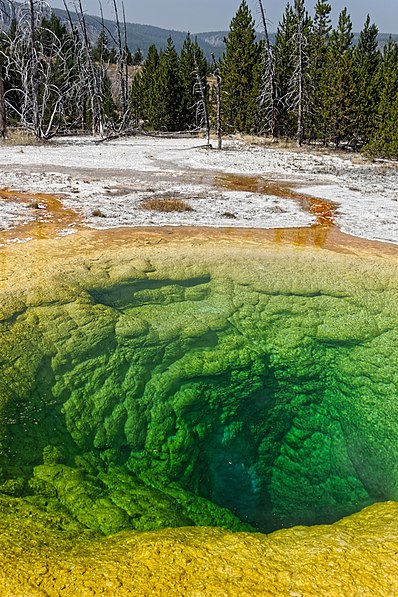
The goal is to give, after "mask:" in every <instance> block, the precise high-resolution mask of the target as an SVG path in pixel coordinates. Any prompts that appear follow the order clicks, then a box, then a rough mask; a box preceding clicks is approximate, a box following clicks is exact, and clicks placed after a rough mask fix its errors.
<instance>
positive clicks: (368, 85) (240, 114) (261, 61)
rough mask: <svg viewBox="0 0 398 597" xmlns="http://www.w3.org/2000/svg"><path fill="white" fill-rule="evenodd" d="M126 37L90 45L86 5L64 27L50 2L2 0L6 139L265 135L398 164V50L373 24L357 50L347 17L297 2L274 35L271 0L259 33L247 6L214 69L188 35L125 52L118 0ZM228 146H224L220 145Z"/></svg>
mask: <svg viewBox="0 0 398 597" xmlns="http://www.w3.org/2000/svg"><path fill="white" fill-rule="evenodd" d="M113 4H114V9H115V22H116V24H117V28H116V34H115V35H114V34H111V33H110V32H109V31H108V30H107V29H106V27H105V25H104V27H103V29H102V31H101V33H100V35H99V37H98V38H97V39H96V40H94V41H93V40H92V39H91V37H90V31H89V29H88V27H87V24H86V19H85V15H84V11H83V9H82V5H81V0H79V1H78V2H76V3H75V8H76V11H77V13H78V15H77V16H78V18H77V19H76V18H72V15H71V14H70V13H69V11H68V6H67V3H66V1H65V3H64V5H65V9H66V13H67V15H68V17H69V18H67V19H66V20H62V21H61V20H60V18H59V17H57V16H55V14H53V13H52V12H51V10H50V9H49V7H48V5H47V4H46V3H45V2H44V1H42V0H25V1H24V2H22V3H21V2H19V3H16V2H14V1H13V0H0V22H1V27H0V137H1V136H2V137H6V136H7V130H8V129H9V128H11V127H13V128H14V127H15V128H22V129H24V130H26V131H29V132H30V133H31V134H32V135H33V136H34V137H35V138H36V139H38V140H45V139H50V138H51V137H53V136H55V135H57V134H65V133H79V134H81V133H84V132H88V133H92V134H95V135H100V136H102V137H104V138H107V137H110V136H113V135H120V134H129V133H131V132H133V131H136V130H144V131H156V132H180V131H181V132H182V131H191V132H194V131H204V132H207V134H208V140H209V139H210V136H209V135H210V131H211V130H214V131H216V130H217V132H218V134H219V137H221V134H224V135H229V134H233V133H242V134H250V135H262V136H266V137H268V138H269V139H270V140H272V141H273V142H278V141H279V140H284V141H292V142H295V143H297V144H298V145H299V146H300V145H302V144H318V145H325V146H333V147H336V148H348V149H351V150H354V151H355V150H362V151H363V152H364V153H366V154H367V155H371V156H379V157H383V158H390V159H391V158H392V159H398V44H397V42H396V41H394V40H393V39H391V38H390V39H389V40H388V41H387V43H386V44H385V45H383V47H381V46H380V45H379V41H378V36H379V31H378V28H377V25H376V24H375V23H372V22H371V20H370V18H369V17H367V18H366V20H365V22H364V25H363V28H362V30H361V31H360V33H359V38H358V41H357V43H355V44H354V42H353V39H354V34H353V30H352V21H351V18H350V15H349V14H348V12H347V9H343V10H342V12H341V13H340V15H339V17H338V22H337V25H336V26H334V27H333V26H332V19H331V5H330V3H329V2H327V1H326V0H317V2H316V5H315V7H314V15H313V16H310V15H309V13H308V10H307V7H306V5H305V0H293V1H292V2H291V3H288V4H287V6H286V8H285V10H284V13H283V15H282V16H281V20H280V22H279V25H278V28H277V31H276V34H275V37H274V38H273V41H272V42H271V38H270V35H269V32H268V28H267V16H266V10H267V6H266V0H258V2H257V5H258V14H259V15H260V16H261V18H260V30H259V28H258V27H256V24H255V21H254V18H253V15H252V13H251V11H250V9H249V6H248V4H247V2H246V0H242V2H241V4H240V6H239V8H238V10H237V13H236V15H235V16H234V18H233V19H232V21H231V24H230V30H229V34H228V37H227V38H226V40H225V44H226V46H225V53H224V55H223V56H222V58H221V59H219V60H216V59H215V58H213V60H212V61H211V63H209V62H207V61H206V59H205V56H204V53H203V51H202V49H201V48H200V46H199V44H198V43H197V41H196V39H195V38H193V37H191V36H190V35H189V34H188V35H187V37H186V39H185V42H184V45H183V47H182V50H181V51H180V52H177V51H176V49H175V46H174V43H173V40H172V38H171V37H170V38H169V40H168V43H167V47H165V48H163V49H160V50H159V49H158V48H157V47H156V46H155V45H152V46H151V47H150V48H149V51H148V53H147V56H146V57H145V59H144V57H143V55H142V53H141V51H140V50H139V49H136V50H135V51H134V52H131V51H130V49H129V48H128V46H127V35H126V23H125V19H124V15H123V10H121V9H120V8H119V6H118V4H117V2H116V0H114V2H113ZM219 146H220V145H219Z"/></svg>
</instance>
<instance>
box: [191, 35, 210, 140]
mask: <svg viewBox="0 0 398 597" xmlns="http://www.w3.org/2000/svg"><path fill="white" fill-rule="evenodd" d="M192 54H193V61H194V66H195V78H196V83H195V86H194V91H196V92H197V93H198V95H199V101H198V102H197V103H196V120H197V122H198V124H199V126H200V127H203V128H204V130H205V131H206V144H207V146H208V147H210V119H209V112H208V109H207V98H206V81H205V82H203V78H202V76H201V74H200V69H199V64H198V58H197V55H196V46H195V45H194V46H193V48H192Z"/></svg>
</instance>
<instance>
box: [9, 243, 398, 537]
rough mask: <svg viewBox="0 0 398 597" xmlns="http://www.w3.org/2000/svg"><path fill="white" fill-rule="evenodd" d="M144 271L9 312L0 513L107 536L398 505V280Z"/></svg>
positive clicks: (268, 526)
mask: <svg viewBox="0 0 398 597" xmlns="http://www.w3.org/2000/svg"><path fill="white" fill-rule="evenodd" d="M147 257H148V259H147V260H146V261H145V260H144V261H138V262H137V260H135V261H134V260H130V258H129V256H128V255H127V254H126V255H123V257H122V258H121V259H118V260H112V259H108V260H104V261H102V262H101V263H98V260H95V261H91V262H90V260H87V262H84V263H81V264H80V265H79V266H78V267H75V268H72V267H71V268H70V269H69V270H68V271H67V272H66V273H65V272H59V274H58V275H57V276H55V277H53V278H52V282H51V284H48V282H46V283H45V284H44V283H41V282H40V281H38V282H37V283H33V284H32V286H31V288H29V290H18V291H14V290H13V289H12V288H8V289H6V290H5V291H3V292H2V296H1V317H0V319H1V327H0V371H1V373H0V442H1V443H0V467H1V468H0V493H2V494H3V495H5V496H7V495H12V496H17V497H23V498H24V500H26V502H27V503H32V504H34V505H35V506H39V507H40V508H42V509H43V510H45V511H47V512H50V513H56V512H59V513H66V514H68V516H71V517H72V518H73V519H76V520H77V521H78V522H79V523H80V524H83V525H85V526H87V527H88V528H90V529H94V530H98V531H100V532H102V533H105V534H109V533H113V532H116V531H118V530H122V529H137V530H151V529H157V528H162V527H170V526H171V527H176V526H186V525H206V526H208V525H210V526H221V527H225V528H230V529H233V530H244V529H246V530H249V529H255V530H261V531H270V530H274V529H277V528H280V527H284V526H291V525H296V524H317V523H327V522H332V521H335V520H337V519H339V518H341V517H342V516H345V515H348V514H350V513H353V512H356V511H358V510H360V509H361V508H363V507H364V506H366V505H368V504H371V503H373V502H376V501H385V500H389V499H395V500H397V499H398V396H397V383H398V275H397V273H396V270H395V267H394V266H393V264H391V263H389V264H383V263H382V261H380V262H378V261H377V260H373V261H372V260H362V261H361V260H360V259H354V258H352V257H349V256H334V257H333V258H331V257H330V256H328V255H326V254H325V255H323V254H318V255H317V256H316V257H314V256H310V257H309V256H308V255H306V254H305V252H299V251H298V252H296V253H294V252H290V253H289V252H287V253H286V252H285V253H278V252H272V251H271V252H267V251H265V250H264V251H261V250H256V251H249V250H246V251H243V250H242V251H241V252H238V253H234V254H233V255H232V256H231V258H230V259H229V258H228V253H226V255H224V256H223V259H220V257H219V256H218V257H217V258H215V257H212V256H211V253H209V255H208V256H207V257H206V256H205V257H203V254H201V256H200V259H199V255H196V254H188V255H185V256H184V257H181V259H180V260H177V261H176V259H175V255H174V257H173V255H171V254H170V255H168V254H167V252H166V254H162V253H161V252H158V253H157V254H156V256H155V257H153V256H152V257H151V255H149V254H148V256H147Z"/></svg>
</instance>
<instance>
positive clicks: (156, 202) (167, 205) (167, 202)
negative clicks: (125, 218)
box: [140, 197, 194, 212]
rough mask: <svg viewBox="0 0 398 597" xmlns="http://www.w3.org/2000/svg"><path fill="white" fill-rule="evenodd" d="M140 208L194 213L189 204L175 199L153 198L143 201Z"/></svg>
mask: <svg viewBox="0 0 398 597" xmlns="http://www.w3.org/2000/svg"><path fill="white" fill-rule="evenodd" d="M140 208H141V209H147V210H150V211H163V212H175V211H176V212H186V211H194V210H193V208H192V207H191V206H190V205H189V203H187V202H186V201H183V199H177V198H176V197H164V198H161V197H153V198H152V199H144V201H142V202H141V203H140Z"/></svg>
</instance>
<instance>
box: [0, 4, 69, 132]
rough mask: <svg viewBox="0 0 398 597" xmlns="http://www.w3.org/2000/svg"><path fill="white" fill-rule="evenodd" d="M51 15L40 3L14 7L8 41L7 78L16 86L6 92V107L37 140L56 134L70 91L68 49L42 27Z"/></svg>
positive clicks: (48, 8)
mask: <svg viewBox="0 0 398 597" xmlns="http://www.w3.org/2000/svg"><path fill="white" fill-rule="evenodd" d="M50 14H51V11H50V7H49V6H48V5H47V4H46V3H45V2H43V1H42V0H27V1H25V2H24V3H23V4H17V5H16V17H17V18H16V31H15V36H13V39H10V38H8V52H7V61H6V75H9V74H10V73H12V74H13V76H14V77H15V76H16V78H17V80H18V82H19V83H18V87H16V88H12V89H9V90H7V92H6V94H5V97H6V105H7V106H8V108H9V110H10V111H12V112H14V113H15V114H16V115H17V116H18V117H19V119H20V121H21V124H22V126H24V127H25V128H26V129H28V130H30V131H32V133H33V134H34V136H35V137H36V139H49V138H51V137H52V136H54V135H55V134H56V133H57V132H58V130H59V127H60V126H61V123H62V119H63V104H64V101H65V98H66V97H67V95H68V93H70V90H71V88H72V82H71V77H70V73H69V69H68V68H67V61H68V59H69V58H70V56H68V54H67V53H68V51H70V49H69V50H68V49H67V47H66V44H65V43H64V42H63V41H62V40H61V39H58V38H57V36H56V35H55V34H54V33H53V32H52V31H50V30H49V29H48V28H45V27H43V25H42V23H43V19H44V18H48V17H49V16H50ZM45 38H46V39H47V42H46V47H45V46H44V41H43V40H44V39H45ZM48 40H51V41H48ZM55 72H57V75H58V77H57V76H56V75H55ZM60 75H62V76H60ZM57 78H58V79H59V81H57ZM9 96H12V98H14V99H12V98H11V99H8V97H9ZM15 97H17V98H18V100H17V101H16V100H15Z"/></svg>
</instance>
